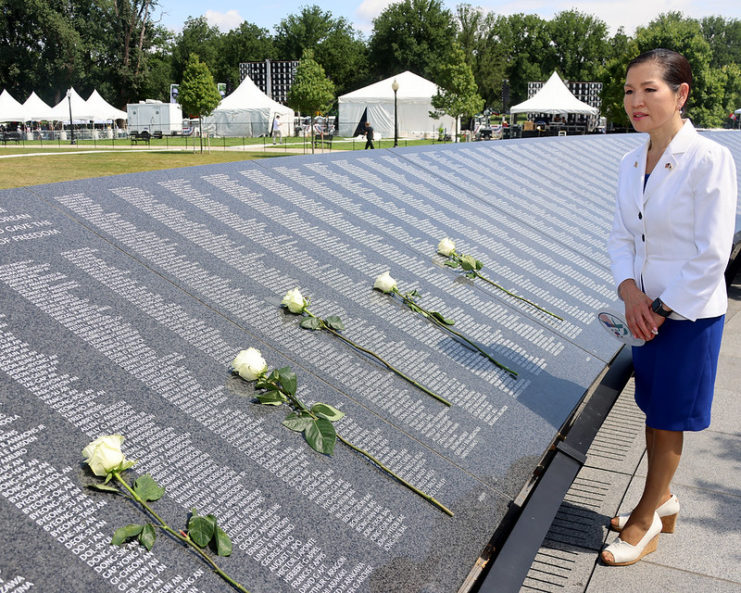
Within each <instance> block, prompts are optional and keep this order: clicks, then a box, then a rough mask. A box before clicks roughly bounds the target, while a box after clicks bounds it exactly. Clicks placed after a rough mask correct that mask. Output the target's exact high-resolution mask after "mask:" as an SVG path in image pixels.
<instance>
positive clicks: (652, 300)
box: [602, 49, 737, 566]
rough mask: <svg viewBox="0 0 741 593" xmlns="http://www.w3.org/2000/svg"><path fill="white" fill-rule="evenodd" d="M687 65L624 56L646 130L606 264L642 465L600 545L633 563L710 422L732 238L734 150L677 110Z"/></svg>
mask: <svg viewBox="0 0 741 593" xmlns="http://www.w3.org/2000/svg"><path fill="white" fill-rule="evenodd" d="M691 86H692V71H691V69H690V66H689V63H688V62H687V60H686V59H685V58H684V57H683V56H681V55H680V54H678V53H676V52H673V51H669V50H666V49H656V50H653V51H650V52H647V53H644V54H642V55H640V56H638V57H637V58H635V59H634V60H633V61H631V62H630V64H628V71H627V73H626V80H625V96H624V100H623V104H624V107H625V111H626V113H627V114H628V117H629V118H630V120H631V123H632V124H633V127H634V128H635V129H636V131H638V132H646V133H648V136H649V137H648V141H647V142H646V144H644V145H643V146H641V147H639V148H637V149H636V150H633V151H632V152H630V153H628V154H627V155H626V156H625V157H624V158H623V161H622V163H621V165H620V174H619V181H618V191H617V210H616V213H615V220H614V224H613V229H612V232H611V234H610V238H609V241H608V250H609V253H610V260H611V263H612V274H613V277H614V279H615V283H616V285H617V287H618V294H619V295H620V298H621V299H622V300H623V302H624V304H625V318H626V321H627V322H628V327H629V328H630V331H631V332H632V333H633V335H634V336H635V337H637V338H642V339H643V340H645V341H646V343H645V345H643V346H641V347H634V348H633V364H634V367H635V383H636V394H635V398H636V403H637V404H638V406H639V407H640V408H641V410H642V411H643V412H644V413H645V414H646V453H647V459H648V471H647V476H646V483H645V485H644V489H643V495H642V496H641V499H640V501H639V502H638V505H637V506H636V507H635V509H633V512H632V513H631V514H630V515H629V516H620V517H615V518H614V519H612V522H611V527H612V528H613V529H615V530H617V531H620V537H618V538H617V539H616V540H615V542H613V543H612V544H610V545H609V546H607V547H606V548H605V549H604V550H603V551H602V560H603V561H604V562H605V563H606V564H611V565H618V566H622V565H627V564H633V563H634V562H637V561H638V560H640V559H641V558H642V557H643V556H645V555H646V554H648V553H650V552H653V551H654V550H655V549H656V544H657V541H658V535H659V533H661V532H662V530H663V531H665V532H672V531H673V529H674V521H675V520H676V516H677V513H678V512H679V501H678V500H677V498H676V497H675V496H673V495H672V493H671V490H670V484H671V481H672V477H673V476H674V472H675V471H676V469H677V465H678V464H679V458H680V455H681V453H682V442H683V432H684V431H685V430H693V431H697V430H703V429H705V428H707V427H708V425H709V424H710V406H711V403H712V398H713V383H714V381H715V372H716V368H717V362H718V354H719V351H720V342H721V335H722V331H723V321H724V314H725V312H726V306H727V298H726V287H725V283H724V278H723V272H724V269H725V267H726V264H727V262H728V257H729V254H730V251H731V245H732V242H733V232H734V224H735V211H736V192H737V181H736V170H735V166H734V163H733V159H732V157H731V154H730V152H729V151H728V150H727V149H726V148H724V147H722V146H720V145H718V144H716V143H715V142H712V141H711V140H708V139H706V138H704V137H702V136H700V135H699V134H698V133H697V132H696V131H695V128H694V127H693V126H692V123H691V122H690V121H689V120H685V119H683V118H682V110H683V108H684V107H685V105H686V103H687V98H688V96H689V94H690V89H691Z"/></svg>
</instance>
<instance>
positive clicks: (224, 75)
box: [213, 22, 279, 89]
mask: <svg viewBox="0 0 741 593" xmlns="http://www.w3.org/2000/svg"><path fill="white" fill-rule="evenodd" d="M219 41H220V42H219V44H218V48H219V51H218V55H217V58H216V64H215V66H214V69H213V73H214V78H215V79H216V82H225V83H227V88H229V89H234V88H236V87H237V86H239V83H240V82H241V79H240V75H239V63H240V62H259V61H263V60H275V59H278V57H279V54H278V52H277V50H276V48H275V42H274V40H273V37H272V36H271V35H270V32H269V31H268V30H267V29H262V28H260V27H258V26H257V25H253V24H252V23H247V22H243V23H242V24H240V25H239V27H237V28H236V29H232V30H231V31H229V32H228V33H226V34H225V35H222V36H221V37H220V40H219Z"/></svg>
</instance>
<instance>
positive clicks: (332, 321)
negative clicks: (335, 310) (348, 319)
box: [324, 315, 345, 331]
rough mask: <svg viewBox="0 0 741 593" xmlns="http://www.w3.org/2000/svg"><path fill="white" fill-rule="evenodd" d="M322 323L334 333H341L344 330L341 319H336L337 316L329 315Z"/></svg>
mask: <svg viewBox="0 0 741 593" xmlns="http://www.w3.org/2000/svg"><path fill="white" fill-rule="evenodd" d="M324 323H326V324H327V326H328V327H330V328H332V329H333V330H335V331H342V330H343V329H345V324H344V323H342V319H340V318H339V317H337V315H330V316H329V317H327V318H326V319H325V320H324Z"/></svg>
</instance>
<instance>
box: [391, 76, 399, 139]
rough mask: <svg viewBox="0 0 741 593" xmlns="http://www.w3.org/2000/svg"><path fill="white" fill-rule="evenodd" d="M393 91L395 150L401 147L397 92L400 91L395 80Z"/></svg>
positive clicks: (392, 85)
mask: <svg viewBox="0 0 741 593" xmlns="http://www.w3.org/2000/svg"><path fill="white" fill-rule="evenodd" d="M391 90H392V91H394V148H396V147H397V146H399V117H398V114H397V109H396V91H398V90H399V83H398V82H396V79H395V78H394V82H392V83H391Z"/></svg>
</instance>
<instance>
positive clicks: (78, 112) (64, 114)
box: [50, 89, 95, 124]
mask: <svg viewBox="0 0 741 593" xmlns="http://www.w3.org/2000/svg"><path fill="white" fill-rule="evenodd" d="M67 93H69V97H68V96H67V94H65V97H64V99H62V100H61V101H60V102H59V103H57V104H56V105H55V106H54V107H52V110H51V113H52V117H51V118H50V119H53V120H56V121H61V122H65V123H69V116H70V102H71V108H72V121H73V122H74V123H76V124H85V123H88V122H90V121H91V120H94V119H95V113H94V111H93V109H92V108H91V107H90V106H89V105H88V104H87V103H86V101H85V100H84V99H83V98H82V97H80V95H78V94H77V91H75V89H69V90H68V91H67Z"/></svg>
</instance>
